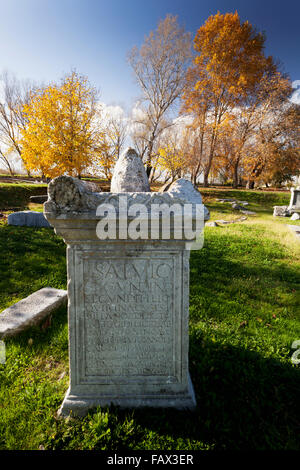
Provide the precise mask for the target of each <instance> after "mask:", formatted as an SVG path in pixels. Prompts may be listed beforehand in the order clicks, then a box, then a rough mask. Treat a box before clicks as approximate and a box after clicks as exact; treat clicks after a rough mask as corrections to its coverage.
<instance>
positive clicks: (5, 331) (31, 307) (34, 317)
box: [0, 287, 67, 338]
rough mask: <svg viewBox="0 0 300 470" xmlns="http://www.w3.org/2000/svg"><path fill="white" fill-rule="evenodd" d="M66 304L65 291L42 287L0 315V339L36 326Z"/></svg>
mask: <svg viewBox="0 0 300 470" xmlns="http://www.w3.org/2000/svg"><path fill="white" fill-rule="evenodd" d="M64 303H67V291H65V290H63V289H53V288H51V287H44V288H43V289H40V290H38V291H36V292H34V293H33V294H31V295H29V296H28V297H26V298H25V299H22V300H20V301H19V302H17V303H15V304H14V305H12V306H11V307H8V308H7V309H5V310H3V312H1V313H0V338H4V337H6V336H13V335H16V334H18V333H20V332H21V331H23V330H25V329H26V328H28V327H30V326H32V325H36V324H38V323H39V322H40V321H41V320H43V319H44V318H46V317H47V316H48V315H50V313H52V312H53V311H54V310H56V309H57V308H58V307H60V306H61V305H62V304H64Z"/></svg>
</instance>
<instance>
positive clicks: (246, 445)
mask: <svg viewBox="0 0 300 470" xmlns="http://www.w3.org/2000/svg"><path fill="white" fill-rule="evenodd" d="M208 192H209V193H210V194H207V193H208ZM211 192H212V190H208V191H207V193H206V191H203V195H204V197H205V200H206V203H207V205H208V206H209V209H210V211H211V219H212V220H215V219H218V218H223V219H224V218H225V217H227V218H230V219H232V218H234V217H237V215H238V213H236V212H235V211H232V209H231V206H230V205H229V204H227V205H225V204H219V203H217V202H216V201H215V200H214V199H213V198H215V197H230V196H229V193H232V191H226V192H224V191H222V196H220V192H221V191H220V192H219V191H217V195H216V194H211ZM225 193H226V195H225ZM234 193H235V196H234V197H236V196H237V198H238V199H239V200H248V201H249V202H250V203H251V204H250V206H248V207H247V208H249V209H250V210H255V211H256V212H257V215H256V216H250V217H249V218H248V219H247V220H246V221H245V222H242V223H237V224H232V225H227V226H224V227H215V228H214V227H207V228H206V229H205V244H204V247H203V249H202V250H201V251H198V252H196V251H195V252H192V253H191V265H190V372H191V377H192V381H193V384H194V387H195V391H196V397H197V403H198V407H197V410H196V412H195V413H192V412H184V411H174V410H125V411H124V410H120V409H118V408H111V409H97V410H94V411H91V412H90V413H89V414H88V416H87V417H85V418H84V419H81V420H79V419H67V420H65V419H61V418H57V416H56V412H57V409H58V407H59V406H60V404H61V402H62V399H63V397H64V394H65V392H66V389H67V387H68V341H67V316H66V310H65V309H61V310H59V311H58V312H56V313H55V314H53V316H52V322H51V326H50V327H48V328H43V326H41V327H35V328H32V329H30V330H27V331H26V332H24V333H23V334H22V335H20V336H18V337H16V338H11V339H7V340H6V347H7V362H6V364H5V365H0V449H38V448H39V447H40V446H42V447H41V448H45V449H102V450H104V449H106V450H122V449H123V450H128V449H132V450H133V449H135V450H137V449H151V450H155V449H157V450H159V449H164V450H169V449H170V450H171V449H179V450H193V449H227V450H233V449H245V450H246V449H298V450H299V449H300V444H299V427H300V422H299V416H300V405H299V390H300V373H299V366H296V365H293V364H292V363H291V355H292V352H293V351H292V350H291V344H292V342H293V341H294V340H297V339H300V324H299V316H300V314H299V305H300V298H299V292H300V289H299V287H300V286H299V284H300V244H299V242H298V241H297V240H296V238H295V236H294V235H293V234H292V233H291V232H290V231H289V230H288V229H287V228H286V227H285V224H286V223H290V221H289V220H287V219H281V218H276V219H275V218H273V217H272V205H280V204H286V203H287V202H288V199H289V195H288V194H285V193H276V194H275V193H271V194H269V193H267V194H266V195H264V194H262V193H261V192H247V195H245V194H243V193H242V192H234ZM224 210H226V213H225V215H224V212H223V211H224ZM221 211H222V212H221ZM0 229H1V230H0V243H1V252H2V257H1V278H2V279H1V292H2V298H1V305H2V308H4V307H5V306H7V305H9V304H10V303H12V302H14V301H16V300H18V299H19V298H21V297H24V296H26V295H28V294H30V293H31V292H33V291H35V290H36V289H39V288H41V287H43V286H46V285H49V286H52V287H63V288H65V286H66V269H65V245H64V243H63V241H62V240H61V238H59V237H57V236H55V235H54V234H53V232H52V231H51V230H48V229H39V230H37V229H30V228H27V229H25V228H20V227H8V226H6V225H5V223H4V222H2V225H1V227H0Z"/></svg>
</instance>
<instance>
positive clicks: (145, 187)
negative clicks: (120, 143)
mask: <svg viewBox="0 0 300 470" xmlns="http://www.w3.org/2000/svg"><path fill="white" fill-rule="evenodd" d="M110 191H111V192H112V193H130V192H149V191H150V186H149V181H148V178H147V174H146V171H145V168H144V165H143V162H142V159H141V158H140V157H139V156H138V154H137V153H136V151H135V150H134V149H132V148H128V149H126V150H125V152H124V153H123V154H122V155H121V156H120V158H119V160H118V161H117V163H116V166H115V169H114V174H113V177H112V179H111V185H110Z"/></svg>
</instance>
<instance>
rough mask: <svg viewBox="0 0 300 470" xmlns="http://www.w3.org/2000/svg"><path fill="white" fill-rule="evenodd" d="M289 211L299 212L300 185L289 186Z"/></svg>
mask: <svg viewBox="0 0 300 470" xmlns="http://www.w3.org/2000/svg"><path fill="white" fill-rule="evenodd" d="M288 209H289V211H290V213H292V214H293V213H294V212H296V213H298V212H299V213H300V186H297V188H291V199H290V204H289V207H288Z"/></svg>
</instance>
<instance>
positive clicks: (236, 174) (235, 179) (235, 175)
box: [232, 163, 239, 188]
mask: <svg viewBox="0 0 300 470" xmlns="http://www.w3.org/2000/svg"><path fill="white" fill-rule="evenodd" d="M238 170H239V164H238V163H235V164H234V167H233V183H232V186H233V188H237V187H238V185H239V171H238Z"/></svg>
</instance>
